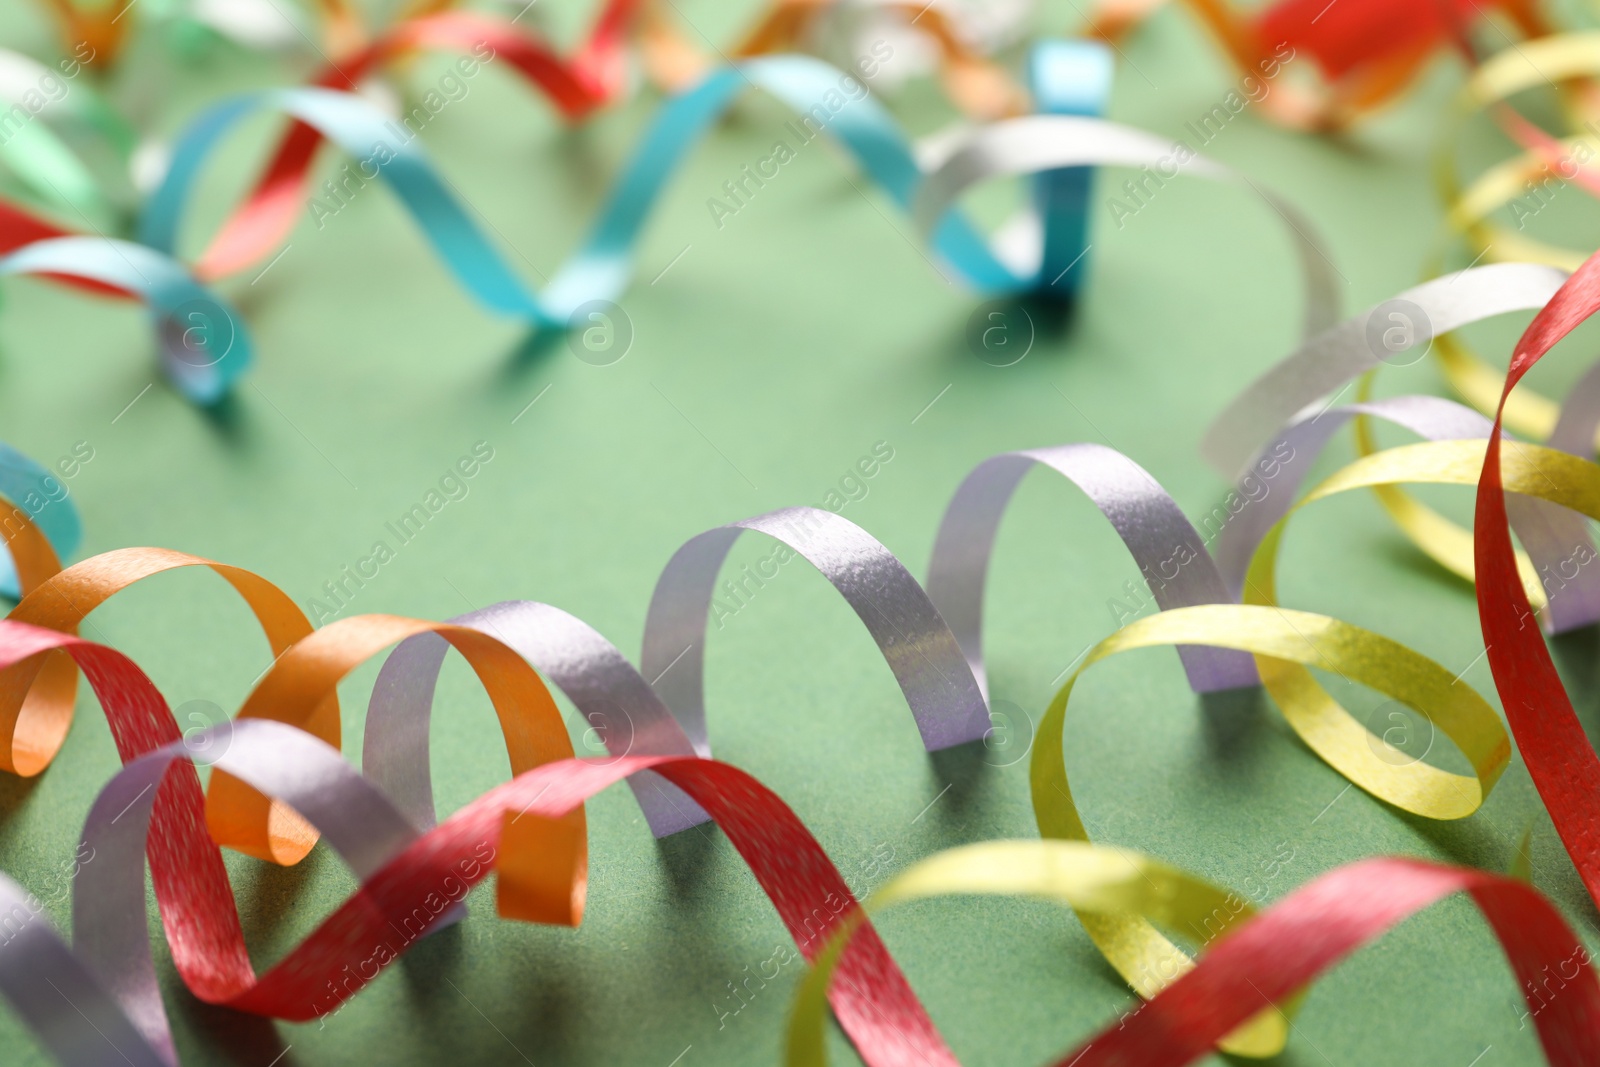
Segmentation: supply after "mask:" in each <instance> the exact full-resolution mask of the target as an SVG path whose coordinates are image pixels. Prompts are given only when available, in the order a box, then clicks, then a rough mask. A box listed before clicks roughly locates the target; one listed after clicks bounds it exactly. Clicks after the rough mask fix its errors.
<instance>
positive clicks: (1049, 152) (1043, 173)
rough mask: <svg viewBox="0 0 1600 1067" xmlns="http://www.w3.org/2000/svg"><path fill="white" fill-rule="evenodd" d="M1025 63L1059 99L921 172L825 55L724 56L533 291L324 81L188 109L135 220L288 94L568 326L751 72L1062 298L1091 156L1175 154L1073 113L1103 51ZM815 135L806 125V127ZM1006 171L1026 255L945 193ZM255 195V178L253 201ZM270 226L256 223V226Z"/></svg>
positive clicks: (409, 152)
mask: <svg viewBox="0 0 1600 1067" xmlns="http://www.w3.org/2000/svg"><path fill="white" fill-rule="evenodd" d="M1031 69H1032V71H1033V73H1034V78H1035V82H1036V86H1037V89H1038V96H1039V102H1040V106H1041V107H1042V108H1045V109H1047V110H1051V111H1060V112H1063V114H1059V115H1050V116H1038V117H1035V118H1032V119H1023V120H1016V122H1014V123H1006V124H1001V125H999V126H995V127H989V128H985V129H982V130H979V131H976V132H974V133H971V134H967V135H965V136H964V137H963V138H961V139H960V140H959V142H958V143H957V144H956V145H955V146H954V148H953V151H952V152H951V154H950V155H949V156H948V157H947V158H946V159H945V160H944V161H943V163H942V164H941V165H940V166H938V167H937V168H935V169H934V170H933V172H932V173H930V174H927V175H926V176H925V175H924V174H923V172H922V171H921V170H920V169H919V167H918V165H917V162H916V160H915V158H914V156H913V154H912V152H911V149H910V146H909V145H908V143H907V142H906V141H905V139H904V138H903V137H902V136H901V134H900V133H899V131H898V128H897V126H896V125H895V123H894V121H893V119H892V118H891V117H890V116H889V114H888V113H887V112H886V111H884V110H883V109H882V108H881V107H880V106H879V105H878V104H877V102H876V101H875V100H873V99H872V98H871V97H870V96H869V95H868V94H867V93H866V92H865V90H864V88H863V87H862V86H861V85H860V83H859V82H856V81H854V79H852V78H850V77H849V76H846V75H841V74H840V73H839V72H838V71H836V70H835V69H834V68H832V67H829V66H827V65H826V64H822V63H820V62H818V61H816V60H812V59H807V58H804V57H795V56H784V57H775V58H768V59H756V60H751V61H748V62H746V63H743V64H741V65H739V66H738V67H730V68H726V69H723V70H720V71H718V72H716V73H714V74H712V75H711V76H710V77H708V78H707V80H706V81H704V82H703V83H701V85H700V86H698V87H697V88H695V89H693V90H691V91H689V92H688V93H686V94H684V95H683V96H680V97H678V98H677V99H675V100H672V101H670V102H669V103H668V104H666V105H665V106H664V107H663V109H662V111H661V113H660V115H659V116H658V117H657V119H656V120H655V122H654V123H653V124H652V126H651V128H650V129H649V130H648V131H647V132H646V134H645V136H644V137H643V139H642V141H641V145H640V148H639V149H638V151H637V153H636V154H635V156H634V158H633V160H632V161H631V162H630V164H629V165H628V166H627V167H626V168H625V170H624V172H623V174H622V176H621V178H620V179H619V181H618V183H617V185H616V186H615V187H614V189H613V192H612V194H611V195H610V197H609V198H608V199H607V201H606V203H605V205H604V206H603V207H602V208H601V211H600V214H599V218H598V220H597V222H596V224H595V226H594V228H593V229H592V230H591V233H590V237H589V238H588V240H587V241H586V242H585V243H584V245H582V246H581V247H580V248H579V250H578V251H577V252H576V253H575V254H574V255H573V256H572V257H570V258H569V260H568V261H567V263H566V264H565V266H564V267H563V268H562V269H561V270H560V271H559V272H558V273H557V275H556V276H555V278H554V279H552V281H551V282H550V284H549V285H548V286H547V287H546V289H545V290H544V292H543V293H540V294H535V293H533V292H531V291H530V290H529V289H528V288H527V287H526V286H525V285H524V284H523V283H522V281H521V280H520V279H518V278H517V276H516V274H515V273H514V272H513V271H512V270H511V268H510V267H509V266H508V265H507V264H506V263H505V261H504V259H503V258H502V257H501V256H500V254H499V252H498V251H496V249H495V248H494V246H493V244H492V243H491V242H490V241H489V239H488V238H487V237H486V236H485V235H484V234H483V233H482V232H481V231H480V230H479V229H478V227H477V226H476V224H475V223H474V222H473V221H472V219H471V218H470V216H469V214H468V213H467V212H466V211H465V209H463V208H462V207H461V206H460V204H459V203H458V202H457V201H456V199H455V198H454V197H453V196H452V195H451V194H450V192H449V191H448V188H447V183H445V182H444V181H443V180H442V179H440V178H439V177H438V176H437V175H436V173H435V172H434V170H433V168H432V165H431V164H430V163H429V161H428V160H427V157H426V155H425V154H424V153H423V152H422V150H421V149H420V147H418V146H417V145H416V144H415V143H414V142H413V140H412V139H410V138H409V137H403V136H399V134H401V133H403V132H404V131H399V130H398V128H397V127H395V126H394V124H393V123H391V122H389V121H387V120H385V119H384V118H383V117H382V116H381V115H380V114H379V113H378V112H376V111H374V110H373V109H372V108H371V107H370V106H369V105H367V104H366V103H365V102H363V101H361V100H359V99H357V98H354V97H351V96H348V95H345V94H338V93H333V92H331V91H327V90H316V89H301V90H283V91H276V92H270V93H265V94H257V95H255V96H250V97H244V98H239V99H235V100H233V101H230V102H228V103H225V104H222V105H219V106H218V107H217V108H215V109H213V110H212V111H210V112H208V113H207V114H205V115H203V116H202V117H201V118H199V119H198V120H196V122H195V123H194V124H193V125H192V126H191V127H190V128H189V131H188V132H187V133H186V134H185V135H184V136H183V137H182V138H181V139H180V140H179V142H178V143H177V145H176V147H175V149H174V154H173V161H172V165H171V168H170V169H169V171H168V173H167V178H166V180H165V181H164V183H163V184H162V186H161V188H160V189H158V190H157V191H156V193H155V194H154V195H153V196H152V198H151V201H150V203H149V205H148V207H147V211H146V214H145V216H144V219H143V222H142V224H141V235H142V238H143V239H144V240H145V241H146V242H147V243H148V244H150V245H151V246H152V247H155V248H157V249H160V250H162V251H164V252H168V253H170V252H172V251H173V249H174V248H175V246H176V243H177V237H178V232H177V231H178V225H179V221H180V219H181V217H182V214H183V207H184V204H185V202H186V200H187V198H188V195H189V190H190V189H191V187H192V185H193V183H194V180H195V178H196V176H197V174H198V171H199V169H200V167H201V165H202V164H203V162H204V160H205V158H206V157H207V155H208V154H209V152H210V150H211V148H212V146H213V145H214V144H215V143H216V142H217V141H218V139H219V138H220V137H221V136H222V135H223V134H224V133H225V132H226V131H227V129H228V128H229V127H230V126H231V125H232V124H234V123H235V122H237V121H238V120H239V119H241V118H242V117H244V116H245V115H247V114H249V113H251V112H253V111H255V110H258V109H260V108H268V107H270V108H276V109H281V110H284V111H287V112H289V113H290V114H292V115H294V116H295V117H296V118H297V119H299V120H300V121H301V122H302V123H304V124H306V125H309V126H312V127H314V128H315V129H316V130H317V131H319V132H320V133H321V134H322V135H323V136H325V137H327V138H329V139H330V140H332V141H334V142H335V143H337V144H339V145H340V146H341V147H342V148H344V149H345V150H346V151H347V152H350V153H351V154H353V155H356V156H357V157H358V158H361V159H363V163H362V168H363V169H362V175H363V176H364V178H363V179H362V180H365V179H366V178H372V177H376V176H379V175H381V176H382V177H383V178H384V179H385V180H386V181H388V183H389V184H390V186H391V187H392V188H393V189H394V191H395V192H396V194H397V195H398V196H399V197H400V199H401V201H402V203H403V204H404V205H405V206H406V207H407V209H408V210H409V211H410V212H411V213H412V215H413V217H414V218H415V219H416V220H417V222H418V224H419V226H420V227H421V228H422V231H423V233H424V235H425V236H426V237H427V238H428V240H429V241H430V243H431V244H432V245H433V246H434V248H435V250H436V251H437V252H438V253H439V254H440V256H441V257H442V258H443V259H444V260H445V261H446V262H447V263H448V264H449V266H450V267H451V269H452V270H453V272H454V273H455V275H456V277H457V279H458V280H459V281H460V283H461V284H462V285H463V287H464V288H466V289H467V290H468V291H469V292H470V293H472V294H473V295H474V296H475V297H476V298H477V299H478V300H479V301H480V302H481V303H483V304H484V305H485V306H487V307H488V308H489V309H491V310H492V311H495V312H498V313H500V314H504V315H509V316H513V317H517V318H521V319H524V320H527V321H530V322H532V323H534V324H535V325H540V326H547V327H562V326H565V325H566V324H567V321H568V319H569V318H570V316H571V314H572V313H573V311H574V310H575V309H576V308H578V307H579V306H581V305H582V304H584V303H586V302H588V301H590V300H594V299H609V298H612V297H616V296H619V295H620V294H621V292H622V290H623V288H624V287H625V286H626V284H627V280H628V278H629V276H630V275H631V273H632V263H631V258H632V247H633V244H634V242H635V241H636V239H637V237H638V235H639V233H640V231H641V229H642V227H643V225H644V221H645V218H646V215H647V213H648V210H649V208H650V207H651V205H652V204H653V202H654V200H655V199H656V197H657V196H658V195H659V194H660V191H661V188H662V185H663V183H664V182H665V180H666V177H667V176H668V175H669V174H670V173H671V171H672V170H673V168H674V167H675V166H676V165H677V163H678V162H679V161H680V160H681V159H682V157H683V155H684V154H685V153H686V152H687V150H688V148H689V147H690V145H691V144H692V143H693V142H694V141H695V140H696V139H697V138H698V137H699V136H701V135H702V134H703V133H704V132H705V130H706V129H707V128H708V127H709V126H710V124H711V123H712V122H713V121H714V120H715V118H716V117H717V116H719V115H721V114H722V113H723V112H724V111H725V110H726V108H727V107H728V106H729V105H730V104H731V102H732V101H733V99H734V98H735V97H736V96H737V95H738V94H739V93H740V92H742V91H743V90H744V88H745V87H747V86H749V85H755V86H757V87H759V88H762V89H764V90H765V91H767V92H769V93H771V94H773V95H774V96H776V97H777V98H779V99H780V100H782V101H784V102H785V103H786V104H788V105H789V106H790V107H792V108H793V109H795V110H796V111H797V112H799V113H801V115H802V118H801V122H802V123H803V124H804V128H805V129H806V130H810V129H811V125H812V124H813V123H816V125H817V126H818V127H819V128H822V129H825V130H826V131H827V132H828V133H829V134H830V135H832V136H833V137H835V138H836V139H838V141H839V142H840V144H841V145H842V146H844V147H845V148H846V149H847V150H848V151H849V152H850V153H851V154H852V155H853V156H854V157H855V159H856V160H857V162H858V163H859V164H860V165H861V166H862V168H863V169H864V170H865V172H866V173H867V175H868V176H869V177H871V178H872V179H873V180H874V181H876V182H877V183H878V184H880V185H881V186H883V188H884V190H885V191H886V192H887V193H888V194H889V195H890V196H891V198H893V199H894V200H895V201H896V202H897V203H898V204H900V205H901V206H902V207H903V208H906V209H908V210H912V211H913V212H914V214H915V216H916V219H917V221H918V224H919V227H920V228H921V229H922V230H923V231H924V233H925V234H926V235H927V238H928V241H929V243H930V245H931V246H932V247H933V249H934V250H935V251H936V252H937V253H939V255H940V257H941V259H942V260H943V261H944V263H945V264H946V266H947V267H948V268H950V269H951V271H952V272H953V273H954V274H955V275H956V276H958V277H959V278H961V279H962V280H963V281H965V282H966V283H967V284H968V285H969V286H970V287H971V288H973V289H974V290H976V291H977V292H980V293H985V294H1002V293H1019V292H1037V293H1041V294H1046V295H1054V296H1057V297H1060V298H1063V299H1066V298H1070V296H1071V295H1072V293H1073V292H1074V290H1075V289H1076V286H1077V284H1078V278H1079V276H1080V275H1081V273H1082V272H1081V270H1079V271H1078V272H1077V273H1072V272H1073V269H1074V267H1075V266H1076V265H1077V264H1078V261H1079V260H1080V259H1081V258H1082V253H1083V252H1084V251H1085V250H1086V248H1087V244H1086V240H1087V238H1086V234H1085V229H1084V218H1085V215H1086V206H1087V202H1086V197H1085V193H1084V190H1085V185H1084V182H1085V178H1084V168H1086V167H1088V166H1093V165H1096V164H1102V163H1104V164H1112V165H1121V166H1143V167H1154V168H1158V169H1159V168H1161V167H1163V166H1171V165H1172V164H1173V162H1174V149H1173V146H1171V145H1169V144H1167V143H1166V142H1163V141H1161V140H1159V139H1158V138H1155V137H1153V136H1150V135H1145V134H1141V133H1139V132H1137V131H1133V130H1128V129H1125V128H1122V127H1118V126H1115V125H1112V124H1109V123H1104V122H1100V121H1097V120H1092V119H1086V118H1081V117H1071V115H1070V114H1067V113H1070V112H1081V111H1085V110H1092V109H1093V108H1094V107H1096V106H1098V104H1099V103H1100V102H1102V99H1101V98H1100V97H1098V96H1097V95H1096V90H1097V86H1099V83H1100V79H1101V78H1102V76H1103V75H1104V73H1105V63H1104V56H1103V53H1099V52H1097V51H1091V52H1085V51H1084V50H1083V49H1082V48H1081V47H1080V46H1075V45H1066V44H1060V43H1057V44H1052V45H1048V46H1041V48H1040V49H1038V50H1037V51H1036V53H1035V56H1034V61H1033V63H1032V66H1031ZM1085 71H1094V72H1099V73H1089V74H1086V73H1085ZM852 85H853V86H854V87H855V89H860V90H861V94H860V96H859V98H858V99H854V100H852V99H849V98H847V97H846V96H845V95H844V94H843V92H842V91H841V88H842V87H844V88H848V87H850V86H852ZM852 91H853V90H852ZM1100 91H1103V87H1100ZM822 112H827V113H828V116H829V117H828V118H827V120H826V122H825V123H824V122H823V121H822V120H821V119H820V118H819V117H818V116H819V115H820V114H821V113H822ZM814 135H815V131H812V132H811V133H808V134H807V136H808V137H809V136H814ZM395 141H398V142H399V143H398V144H396V143H393V142H395ZM1176 151H1177V155H1176V159H1177V163H1178V165H1180V166H1193V167H1195V168H1196V169H1197V172H1199V173H1202V174H1205V175H1208V176H1211V177H1224V176H1231V172H1228V171H1226V170H1224V169H1223V168H1221V167H1220V166H1218V165H1216V164H1212V163H1210V162H1209V161H1206V160H1204V159H1201V158H1199V157H1195V156H1193V155H1192V153H1189V154H1185V152H1186V150H1184V149H1182V148H1181V147H1180V148H1179V149H1177V150H1176ZM1000 174H1034V175H1038V176H1039V179H1038V182H1037V185H1036V203H1037V210H1036V215H1037V218H1038V222H1037V224H1036V225H1035V227H1034V233H1035V240H1034V242H1033V243H1034V244H1035V245H1036V250H1035V251H1031V252H1028V253H1025V254H1024V255H1023V256H1021V257H1016V256H1012V255H1008V254H1004V253H1002V252H1001V251H999V250H997V249H996V248H994V247H991V245H989V244H988V243H987V242H986V241H985V240H984V239H983V238H982V237H981V236H980V235H979V233H978V232H977V231H976V230H975V229H973V227H972V226H971V225H970V224H969V223H968V222H967V221H966V220H965V219H964V217H962V216H961V215H959V214H957V213H955V212H953V211H951V210H950V208H951V202H952V201H953V200H954V199H955V198H956V197H957V196H959V195H960V193H961V192H962V191H963V190H964V189H966V188H967V187H968V186H970V185H972V184H974V183H975V182H978V181H982V180H984V179H986V178H989V177H992V176H995V175H1000ZM747 180H754V181H758V182H759V181H760V180H761V179H760V178H759V176H756V177H753V178H751V179H747ZM1268 200H1269V202H1270V203H1272V204H1273V206H1274V207H1275V208H1277V209H1278V211H1279V213H1280V214H1282V215H1283V216H1284V217H1285V218H1286V220H1288V227H1287V228H1288V229H1289V230H1290V231H1291V232H1292V235H1293V237H1294V238H1295V240H1296V242H1297V247H1298V249H1299V252H1300V261H1301V267H1302V270H1303V272H1304V274H1305V277H1306V287H1307V321H1308V323H1309V324H1310V326H1311V327H1312V328H1316V327H1321V326H1323V325H1325V324H1327V323H1330V322H1332V321H1333V318H1334V316H1335V315H1336V312H1337V308H1336V296H1335V291H1334V289H1333V286H1332V283H1331V281H1330V280H1329V279H1330V274H1329V271H1328V267H1327V258H1326V254H1325V253H1323V252H1322V250H1321V248H1320V246H1319V245H1318V244H1317V243H1316V242H1315V240H1314V239H1313V238H1311V237H1309V236H1308V234H1309V232H1310V227H1309V225H1307V224H1305V223H1304V221H1303V220H1301V221H1298V222H1297V221H1295V219H1296V218H1297V217H1298V216H1296V215H1295V214H1294V213H1293V211H1292V209H1290V208H1289V207H1288V205H1286V204H1283V203H1282V202H1281V201H1278V200H1276V199H1275V198H1272V197H1270V196H1269V197H1268ZM260 202H261V201H260V199H259V194H258V197H257V199H256V200H253V201H252V202H251V203H252V204H256V203H260ZM250 210H254V209H253V208H250ZM239 217H243V216H239ZM261 217H262V218H265V217H266V216H265V214H263V215H262V216H261ZM265 225H266V224H265V223H264V224H263V226H265ZM274 225H276V224H274ZM269 228H270V227H268V228H256V229H250V232H251V233H253V234H264V233H266V232H268V229H269ZM225 232H227V231H225ZM236 232H244V231H243V230H239V231H236ZM252 240H254V239H252ZM222 247H224V245H223V244H218V243H213V245H212V246H211V251H209V252H208V253H207V256H208V257H212V261H213V262H216V261H218V260H225V261H226V262H227V263H228V264H229V265H230V266H234V267H237V266H240V265H242V264H243V263H244V262H246V261H253V260H254V258H255V257H258V256H260V255H263V254H265V253H266V252H267V251H268V250H269V248H270V245H268V244H267V243H265V242H264V241H260V240H254V243H252V244H251V246H250V252H249V255H248V256H243V257H242V258H241V255H236V254H235V252H236V250H237V249H236V248H235V246H234V244H232V243H228V244H227V247H228V248H229V252H228V253H227V254H226V255H224V254H222V253H221V252H220V251H219V249H221V248H222ZM239 247H242V245H241V246H239ZM1058 268H1059V269H1058Z"/></svg>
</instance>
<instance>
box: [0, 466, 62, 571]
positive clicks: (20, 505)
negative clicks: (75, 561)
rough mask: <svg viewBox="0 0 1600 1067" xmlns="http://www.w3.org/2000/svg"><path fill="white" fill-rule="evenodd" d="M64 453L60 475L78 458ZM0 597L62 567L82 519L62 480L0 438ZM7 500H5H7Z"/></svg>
mask: <svg viewBox="0 0 1600 1067" xmlns="http://www.w3.org/2000/svg"><path fill="white" fill-rule="evenodd" d="M78 458H81V457H76V458H74V457H64V458H63V459H62V460H61V461H60V463H61V471H62V473H63V474H68V473H74V472H75V471H76V469H77V459H78ZM0 498H3V499H0V529H3V530H4V532H5V542H6V551H4V552H0V596H8V597H19V596H21V595H22V594H23V593H26V592H29V591H31V590H33V589H34V588H35V587H36V586H38V585H39V584H40V583H41V582H43V581H45V580H46V579H48V578H49V577H51V576H52V575H54V574H55V573H56V572H57V571H59V570H60V569H61V560H63V559H66V558H68V557H70V556H71V555H72V554H73V553H74V552H76V551H77V550H78V542H80V541H82V540H83V524H82V523H81V521H80V520H79V519H78V507H77V505H76V504H74V503H73V502H72V497H71V495H70V494H69V492H68V490H67V487H66V485H65V483H64V482H63V481H62V480H61V479H60V478H58V477H57V476H56V475H55V474H53V473H51V472H50V471H49V470H47V469H46V468H44V467H42V466H40V465H39V464H38V463H37V462H35V461H34V460H32V459H29V458H28V457H27V456H25V455H23V454H22V453H21V452H18V451H17V450H16V449H14V448H12V447H11V446H10V445H8V444H4V443H0ZM8 502H9V503H8Z"/></svg>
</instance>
